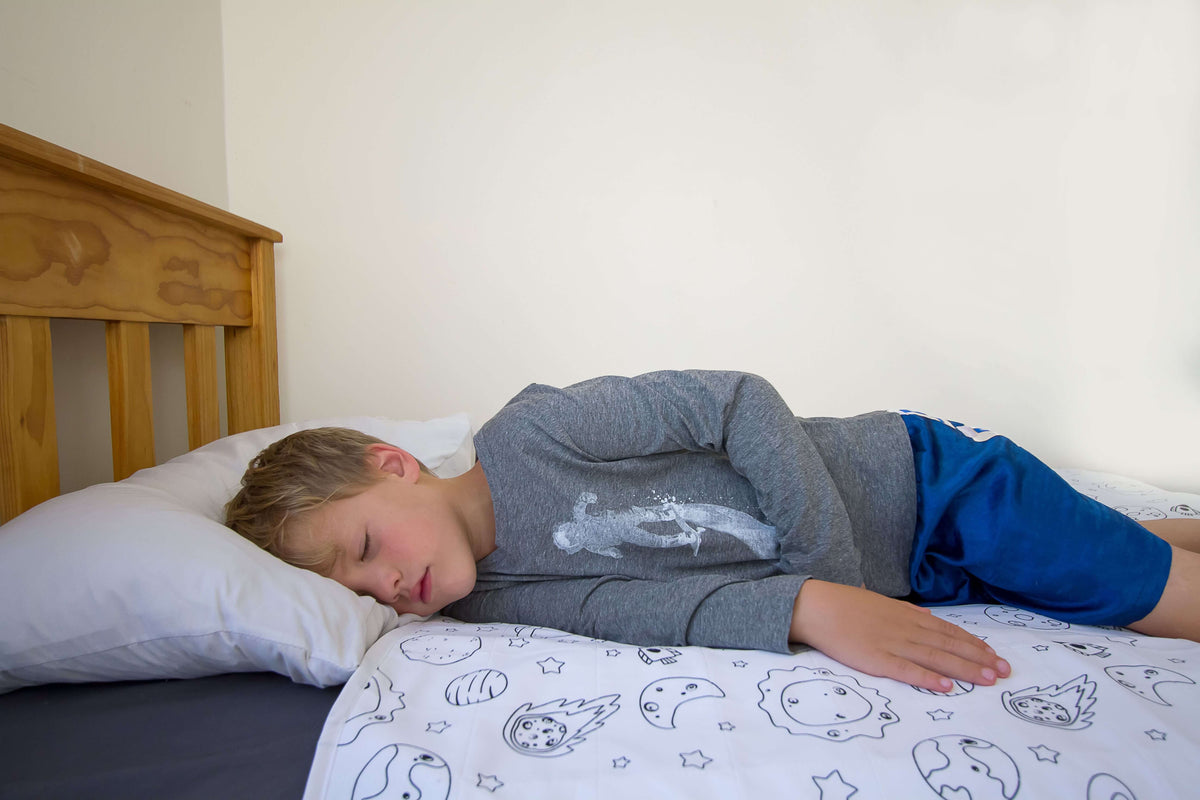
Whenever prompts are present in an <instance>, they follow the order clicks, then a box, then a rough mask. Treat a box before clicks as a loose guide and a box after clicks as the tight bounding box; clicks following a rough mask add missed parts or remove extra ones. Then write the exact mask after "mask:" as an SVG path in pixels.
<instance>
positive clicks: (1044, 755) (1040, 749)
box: [1029, 744, 1061, 764]
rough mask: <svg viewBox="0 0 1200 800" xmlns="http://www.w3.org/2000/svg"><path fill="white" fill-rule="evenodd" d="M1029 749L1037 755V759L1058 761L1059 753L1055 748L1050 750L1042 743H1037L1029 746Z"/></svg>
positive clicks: (1051, 761) (1054, 762)
mask: <svg viewBox="0 0 1200 800" xmlns="http://www.w3.org/2000/svg"><path fill="white" fill-rule="evenodd" d="M1029 751H1030V752H1031V753H1033V754H1034V755H1035V756H1037V760H1038V761H1049V762H1050V763H1052V764H1057V763H1058V757H1059V755H1061V754H1060V753H1059V752H1058V751H1057V750H1051V749H1050V748H1049V747H1046V745H1044V744H1039V745H1038V746H1037V747H1031V748H1029Z"/></svg>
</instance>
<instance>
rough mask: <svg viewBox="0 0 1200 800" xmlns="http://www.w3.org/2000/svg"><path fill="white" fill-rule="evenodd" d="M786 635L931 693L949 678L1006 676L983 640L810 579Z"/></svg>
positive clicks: (945, 686)
mask: <svg viewBox="0 0 1200 800" xmlns="http://www.w3.org/2000/svg"><path fill="white" fill-rule="evenodd" d="M790 638H791V640H792V641H793V642H800V643H803V644H807V645H809V646H811V647H815V648H816V649H818V650H820V651H821V652H822V653H824V654H825V655H827V656H829V657H830V658H833V659H836V660H838V661H840V662H841V663H843V664H845V665H846V666H848V667H853V668H854V669H857V670H860V671H862V672H865V673H867V674H868V675H875V676H878V677H883V678H894V679H896V680H898V681H903V682H905V683H908V684H912V685H913V686H917V687H920V688H923V689H929V690H930V691H934V692H948V691H950V690H951V689H952V688H954V684H953V681H954V680H960V681H967V682H969V683H974V684H979V685H982V686H991V685H992V684H994V683H995V682H996V679H997V678H1006V677H1008V674H1009V672H1010V671H1011V668H1010V667H1009V665H1008V662H1007V661H1005V660H1004V659H1002V658H1000V657H999V656H997V655H996V653H995V651H994V650H992V648H990V647H988V646H987V645H986V644H984V643H983V641H981V640H980V639H977V638H976V637H974V636H972V635H971V634H969V633H967V632H966V631H964V630H963V629H962V628H960V627H958V626H957V625H953V624H951V623H949V622H946V621H945V620H942V619H939V618H938V617H935V616H933V615H932V614H931V613H929V611H928V610H927V609H924V608H920V607H919V606H914V605H912V604H910V603H906V602H904V601H902V600H893V599H892V598H890V597H884V596H883V595H881V594H878V593H876V592H872V591H870V590H867V589H860V588H857V587H854V586H843V585H841V584H837V583H830V582H828V581H819V580H816V579H814V578H810V579H808V580H807V581H805V582H804V585H803V586H801V587H800V594H799V595H798V596H797V597H796V604H795V606H794V607H793V611H792V628H791V636H790Z"/></svg>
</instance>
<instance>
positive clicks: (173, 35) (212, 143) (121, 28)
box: [0, 0, 227, 491]
mask: <svg viewBox="0 0 1200 800" xmlns="http://www.w3.org/2000/svg"><path fill="white" fill-rule="evenodd" d="M0 122H3V123H4V124H6V125H10V126H12V127H14V128H18V129H20V130H23V131H25V132H27V133H31V134H33V135H35V136H40V137H41V138H43V139H48V140H49V141H52V142H54V143H55V144H58V145H61V146H63V147H67V148H69V149H71V150H75V151H77V152H80V153H83V154H85V155H87V156H90V157H92V158H95V159H98V160H100V161H103V162H105V163H107V164H111V165H112V166H114V167H117V168H119V169H122V170H125V171H127V172H132V173H134V174H136V175H139V176H141V177H143V178H147V179H149V180H152V181H154V182H156V183H160V184H163V185H165V186H168V187H170V188H172V189H175V190H176V191H180V192H183V193H185V194H190V195H192V196H193V197H197V198H199V199H201V200H204V201H205V202H208V203H211V204H213V205H217V206H221V207H225V205H226V203H227V195H226V180H225V133H224V97H223V81H222V70H221V5H220V2H219V0H170V2H162V1H161V0H104V2H96V0H0ZM51 330H52V348H53V352H54V380H55V387H54V388H55V405H56V407H57V411H58V436H59V452H60V472H61V484H62V488H63V490H64V491H68V490H71V489H76V488H79V487H80V486H84V485H87V484H90V483H95V482H97V481H106V480H111V479H112V448H111V445H110V442H109V438H108V437H109V434H108V410H107V401H108V385H107V377H106V374H105V355H104V326H103V324H102V323H99V322H58V323H54V325H53V326H52V329H51ZM151 354H152V370H153V372H154V389H155V394H154V406H155V418H156V429H157V436H156V441H155V445H156V450H157V454H158V457H159V458H160V459H163V458H167V457H170V456H172V455H177V454H178V453H181V452H183V451H185V450H186V449H187V428H186V418H185V413H186V403H185V400H184V385H183V372H182V369H181V366H180V364H181V362H182V358H183V342H182V335H181V333H180V331H179V327H178V326H162V327H160V326H152V327H151ZM84 409H91V412H90V413H84Z"/></svg>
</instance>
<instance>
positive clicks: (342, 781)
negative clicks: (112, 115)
mask: <svg viewBox="0 0 1200 800" xmlns="http://www.w3.org/2000/svg"><path fill="white" fill-rule="evenodd" d="M281 239H282V237H281V236H280V235H279V234H278V233H276V232H275V231H273V230H270V229H269V228H265V227H263V226H261V225H257V224H255V223H252V222H249V221H247V220H244V219H241V218H238V217H235V216H233V215H231V214H228V213H226V212H223V211H220V210H219V209H215V208H212V207H209V206H206V205H204V204H202V203H198V202H196V201H194V200H191V199H189V198H187V197H184V196H182V195H179V194H176V193H174V192H171V191H169V190H166V189H163V188H162V187H158V186H155V185H153V184H149V183H147V182H145V181H142V180H140V179H138V178H136V177H134V176H130V175H128V174H125V173H122V172H120V171H118V170H115V169H112V168H110V167H107V166H105V165H103V164H100V163H98V162H95V161H93V160H90V159H88V158H85V157H83V156H80V155H78V154H75V153H72V152H69V151H66V150H63V149H62V148H59V147H56V146H54V145H52V144H49V143H47V142H44V141H41V140H39V139H36V138H34V137H31V136H28V135H26V134H24V133H21V132H20V131H16V130H14V129H12V128H6V127H3V126H0V456H2V457H3V480H2V482H0V515H2V516H0V520H2V521H4V522H5V524H4V526H3V527H2V528H0V609H3V610H2V611H0V692H2V693H0V797H2V798H18V797H21V798H26V797H28V798H34V797H36V798H53V797H132V796H171V797H205V798H211V797H255V798H266V797H299V796H302V795H303V796H305V797H309V798H326V797H328V798H367V797H403V798H416V797H421V798H445V797H481V798H482V797H493V796H494V797H505V796H507V797H520V798H541V797H545V798H554V799H555V800H561V798H565V797H597V798H604V797H614V796H621V795H622V794H624V795H626V796H631V797H653V798H665V797H687V798H689V799H690V800H695V799H696V798H708V797H713V798H717V797H720V798H723V800H727V799H728V798H737V797H744V798H757V797H797V798H820V799H821V800H833V798H838V800H842V799H843V798H849V797H852V796H854V797H905V798H921V797H931V798H932V797H943V798H960V799H961V798H967V797H970V798H976V800H980V799H981V798H1005V799H1006V800H1011V799H1012V798H1018V797H1020V798H1068V797H1070V798H1087V799H1088V800H1095V799H1096V798H1105V800H1108V799H1109V798H1120V797H1125V798H1141V800H1148V798H1167V797H1188V796H1194V791H1195V789H1194V787H1195V786H1196V785H1197V782H1198V781H1200V759H1197V758H1196V753H1197V752H1200V645H1196V644H1193V643H1190V642H1183V641H1177V640H1170V639H1152V638H1149V637H1144V636H1140V635H1137V634H1134V633H1131V632H1129V631H1126V630H1121V629H1109V628H1096V627H1081V626H1071V625H1067V624H1064V623H1061V622H1058V621H1056V620H1052V619H1048V618H1045V617H1039V616H1037V615H1031V614H1027V613H1025V612H1021V611H1018V610H1016V609H1012V608H1006V607H1002V606H962V607H951V608H944V609H938V610H937V612H936V613H938V614H940V615H942V616H944V617H946V618H948V619H951V620H953V621H955V622H957V623H959V624H961V625H964V626H967V627H968V628H969V629H970V630H972V631H973V632H975V633H976V634H978V635H980V636H983V637H985V638H986V639H987V640H988V641H989V643H990V644H992V645H993V646H994V647H995V648H996V649H997V650H998V651H1000V652H1001V653H1002V654H1004V655H1005V656H1006V657H1007V658H1008V659H1009V660H1010V661H1011V662H1012V664H1013V668H1014V674H1013V676H1012V677H1011V678H1010V679H1008V680H1007V681H1005V682H1002V684H1000V685H999V686H996V687H974V686H970V685H965V684H960V685H958V686H957V687H956V688H955V690H954V691H952V692H950V693H948V694H945V695H932V694H927V693H924V692H920V691H917V690H915V689H913V688H911V687H908V686H905V685H901V684H898V683H895V682H892V681H886V680H881V679H877V678H872V677H870V676H867V675H864V674H860V673H857V672H855V671H853V670H850V669H848V668H846V667H844V666H842V665H840V664H838V663H836V662H834V661H831V660H829V659H827V658H826V657H824V656H823V655H821V654H820V653H817V652H815V651H811V650H806V649H803V648H799V649H797V651H796V652H794V653H792V654H789V655H780V654H773V653H762V652H756V651H734V650H719V649H707V648H695V647H634V646H629V645H625V644H620V643H616V642H607V641H596V640H591V639H586V638H584V637H580V636H576V635H572V634H569V633H564V632H561V631H555V630H550V629H545V628H532V627H529V626H522V625H511V624H492V625H476V624H467V623H463V622H460V621H457V620H453V619H449V618H444V617H433V618H429V619H425V618H417V617H412V616H404V617H399V616H397V615H396V614H395V612H393V611H391V610H390V609H387V608H384V607H383V606H380V605H378V604H376V603H374V602H373V601H371V600H369V599H366V598H360V597H357V596H355V595H354V594H353V593H351V592H349V591H348V590H346V589H344V588H343V587H340V586H338V585H337V584H335V583H333V582H331V581H328V580H326V579H324V578H320V577H319V576H316V575H314V574H311V573H308V572H305V571H303V570H298V569H294V568H291V567H288V566H287V565H284V564H282V563H281V562H278V561H276V560H274V559H272V558H271V557H269V556H267V555H265V554H264V553H261V552H259V551H257V550H256V549H255V548H253V547H252V546H250V545H249V544H248V543H246V542H243V541H242V540H241V539H239V538H238V537H237V536H235V535H233V534H232V533H230V532H229V531H227V530H226V529H224V528H223V527H222V526H221V525H220V523H219V519H220V514H221V507H222V505H223V504H224V502H225V501H226V500H227V499H228V498H229V497H230V496H231V495H232V493H233V491H234V488H235V487H236V485H237V480H238V478H239V476H240V474H241V471H242V468H243V467H244V465H245V464H246V462H247V461H248V460H249V459H250V457H251V456H252V455H253V454H254V453H255V452H257V451H258V449H260V448H261V447H262V446H264V445H265V444H267V443H268V442H270V441H273V440H274V439H276V438H278V437H280V436H282V435H285V434H286V433H288V432H291V431H293V430H296V429H298V428H299V427H303V426H312V425H322V424H340V425H348V426H352V427H358V428H360V429H362V430H365V431H367V432H369V433H373V434H375V435H378V436H380V437H381V438H385V439H387V440H389V441H392V442H393V443H395V444H398V445H400V446H402V447H406V448H407V449H410V450H412V451H413V452H414V453H415V454H417V455H418V456H419V457H420V458H421V459H422V460H423V461H424V462H425V463H426V465H427V466H429V467H431V468H432V469H433V470H434V471H435V472H437V473H438V474H442V475H451V474H457V473H458V472H461V471H463V470H465V469H466V468H468V467H469V466H470V465H471V464H472V463H473V460H474V451H473V447H472V442H471V428H470V424H469V421H468V420H467V419H466V417H465V416H463V415H453V416H449V417H445V418H442V419H436V420H420V421H411V420H389V419H379V418H361V417H345V418H337V419H329V420H311V421H305V422H303V423H289V424H280V423H279V401H278V389H277V378H276V344H275V336H276V334H275V323H274V277H273V263H274V259H273V246H274V244H275V243H277V242H279V241H281ZM56 317H67V318H75V317H82V318H88V319H101V320H104V321H105V324H106V342H107V352H108V365H109V384H110V409H111V414H110V416H111V429H112V436H113V468H114V482H112V483H104V484H99V485H97V486H92V487H88V488H87V489H83V490H80V491H77V492H70V493H66V494H62V495H60V494H59V491H58V480H57V458H58V452H59V444H58V443H57V442H56V437H55V416H54V403H53V397H54V395H53V375H52V370H51V368H50V358H49V357H50V347H51V342H50V332H49V330H50V329H49V324H48V320H49V319H50V318H56ZM150 324H173V325H180V326H181V327H182V336H183V337H184V345H185V346H184V353H185V357H186V361H187V364H186V374H187V378H186V381H187V398H188V409H187V424H188V431H189V444H190V446H191V447H192V448H193V449H192V450H191V451H190V452H188V453H186V454H184V455H181V456H179V457H177V458H174V459H171V460H170V461H167V462H166V463H164V464H159V465H154V463H153V461H154V458H153V434H152V425H151V417H152V409H151V408H150V404H149V401H148V399H147V398H148V397H149V393H148V388H147V387H148V385H149V379H150V376H149V368H148V366H147V364H148V354H147V350H148V346H147V328H148V326H149V325H150ZM217 328H222V329H223V330H224V354H225V383H226V389H227V401H226V402H227V409H228V410H227V420H228V432H227V434H226V435H224V436H222V435H221V432H220V430H219V413H218V403H219V401H218V396H217V392H218V389H217V387H218V385H219V381H218V376H217V358H216V351H217V345H216V342H217V336H216V333H215V330H216V329H217ZM65 452H67V453H68V455H67V457H69V451H65ZM1064 475H1065V476H1066V477H1067V478H1068V479H1069V480H1071V481H1072V482H1073V483H1074V484H1075V485H1076V487H1077V488H1078V489H1079V490H1080V491H1083V492H1085V493H1087V494H1091V495H1093V496H1095V497H1097V498H1098V499H1100V500H1101V501H1102V502H1106V503H1109V504H1110V505H1113V506H1115V507H1118V508H1120V509H1122V510H1123V511H1124V512H1125V513H1127V514H1129V515H1131V516H1134V517H1135V518H1149V517H1156V516H1197V515H1200V497H1197V496H1194V495H1185V494H1177V493H1170V492H1166V491H1162V490H1159V489H1156V488H1155V487H1151V486H1148V485H1146V484H1142V483H1139V482H1137V481H1134V480H1131V479H1128V478H1124V477H1121V476H1115V475H1107V474H1102V473H1086V472H1064Z"/></svg>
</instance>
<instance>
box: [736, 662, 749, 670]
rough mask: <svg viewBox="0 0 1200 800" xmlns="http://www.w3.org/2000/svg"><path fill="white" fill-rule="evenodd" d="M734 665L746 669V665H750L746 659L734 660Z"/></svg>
mask: <svg viewBox="0 0 1200 800" xmlns="http://www.w3.org/2000/svg"><path fill="white" fill-rule="evenodd" d="M733 665H734V666H735V667H737V668H738V669H745V668H746V667H748V666H750V665H749V664H747V663H746V662H745V661H734V662H733Z"/></svg>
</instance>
